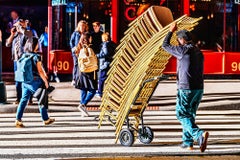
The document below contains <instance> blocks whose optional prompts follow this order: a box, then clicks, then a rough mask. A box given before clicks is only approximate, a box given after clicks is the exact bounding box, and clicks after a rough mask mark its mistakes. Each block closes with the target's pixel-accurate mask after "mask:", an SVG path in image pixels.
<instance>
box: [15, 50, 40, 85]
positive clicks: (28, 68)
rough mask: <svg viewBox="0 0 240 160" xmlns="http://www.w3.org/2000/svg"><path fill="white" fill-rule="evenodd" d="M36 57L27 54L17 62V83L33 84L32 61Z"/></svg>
mask: <svg viewBox="0 0 240 160" xmlns="http://www.w3.org/2000/svg"><path fill="white" fill-rule="evenodd" d="M34 56H35V55H34V54H32V53H25V54H23V55H22V56H21V58H20V59H19V60H18V61H17V70H16V71H15V81H17V82H32V81H33V70H32V61H33V57H34Z"/></svg>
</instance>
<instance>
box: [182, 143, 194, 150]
mask: <svg viewBox="0 0 240 160" xmlns="http://www.w3.org/2000/svg"><path fill="white" fill-rule="evenodd" d="M180 147H181V148H183V149H187V150H193V145H186V144H184V143H182V144H181V145H180Z"/></svg>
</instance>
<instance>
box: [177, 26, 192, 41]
mask: <svg viewBox="0 0 240 160" xmlns="http://www.w3.org/2000/svg"><path fill="white" fill-rule="evenodd" d="M177 37H178V38H183V39H185V40H186V41H191V40H192V35H191V33H190V32H189V31H187V30H186V29H183V30H180V31H178V32H177Z"/></svg>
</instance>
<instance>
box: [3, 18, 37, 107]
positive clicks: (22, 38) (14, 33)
mask: <svg viewBox="0 0 240 160" xmlns="http://www.w3.org/2000/svg"><path fill="white" fill-rule="evenodd" d="M10 32H11V35H10V36H9V38H8V39H7V40H6V47H12V60H13V62H14V72H15V71H16V70H17V60H18V59H19V58H20V57H21V55H22V54H23V50H24V45H25V43H26V41H27V39H28V38H30V37H32V32H31V31H27V30H26V23H25V21H24V20H22V19H20V20H18V21H17V22H16V23H15V24H14V25H13V28H11V31H10ZM15 85H16V91H17V100H16V101H15V104H18V103H19V102H20V99H21V97H22V87H21V85H22V83H21V82H17V81H16V83H15Z"/></svg>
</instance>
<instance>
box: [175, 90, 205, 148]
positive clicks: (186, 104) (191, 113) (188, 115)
mask: <svg viewBox="0 0 240 160" xmlns="http://www.w3.org/2000/svg"><path fill="white" fill-rule="evenodd" d="M202 95H203V90H202V89H201V90H184V89H179V90H178V92H177V104H176V115H177V119H178V120H179V121H180V123H181V125H182V132H183V133H182V141H183V143H184V144H186V145H188V146H192V145H193V142H194V140H197V139H198V138H199V136H200V135H202V133H203V132H204V131H203V130H201V129H200V128H199V127H198V126H197V125H196V123H195V117H196V112H197V109H198V105H199V103H200V101H201V99H202Z"/></svg>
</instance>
